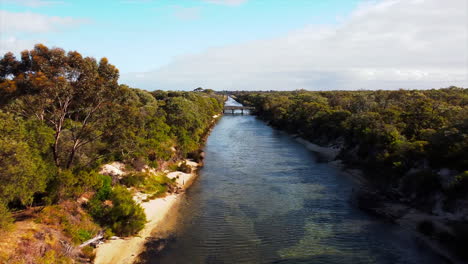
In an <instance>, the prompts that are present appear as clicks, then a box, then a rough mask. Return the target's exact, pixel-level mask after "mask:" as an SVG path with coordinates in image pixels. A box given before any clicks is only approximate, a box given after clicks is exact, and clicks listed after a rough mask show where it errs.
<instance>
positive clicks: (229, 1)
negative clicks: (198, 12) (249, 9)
mask: <svg viewBox="0 0 468 264" xmlns="http://www.w3.org/2000/svg"><path fill="white" fill-rule="evenodd" d="M203 1H204V2H207V3H212V4H219V5H230V6H236V5H241V4H243V3H245V2H247V0H203Z"/></svg>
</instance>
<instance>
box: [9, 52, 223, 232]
mask: <svg viewBox="0 0 468 264" xmlns="http://www.w3.org/2000/svg"><path fill="white" fill-rule="evenodd" d="M118 78H119V71H118V69H117V68H116V67H115V66H113V65H111V64H110V63H109V62H108V60H107V59H105V58H103V59H101V60H99V61H97V60H95V59H94V58H90V57H83V56H82V55H81V54H79V53H78V52H76V51H70V52H65V51H64V50H63V49H60V48H48V47H46V46H44V45H40V44H39V45H36V46H35V47H34V49H32V50H26V51H23V52H22V53H21V57H20V58H19V59H17V58H16V57H15V56H14V54H12V53H7V54H5V55H4V56H3V58H2V59H1V60H0V182H1V184H0V212H1V213H0V227H1V228H6V227H7V226H8V224H9V223H11V221H12V218H11V214H10V213H9V212H10V211H16V210H18V209H23V208H28V207H30V206H36V205H41V206H42V205H58V204H63V202H64V201H74V200H76V198H77V197H80V196H81V195H82V194H84V193H91V194H95V195H94V198H93V199H94V203H93V204H91V207H92V208H88V210H90V212H91V214H92V216H93V217H94V218H95V220H96V221H98V222H99V223H101V224H102V225H104V226H106V227H108V228H110V229H111V230H112V231H113V232H114V233H117V234H119V235H128V234H132V233H135V232H136V231H138V230H139V229H141V228H142V225H143V224H144V222H145V217H144V213H143V210H142V209H141V207H140V206H138V205H137V204H135V202H134V201H133V199H132V196H131V194H130V193H129V191H127V189H126V188H123V187H120V183H119V182H115V181H111V179H110V178H109V177H107V176H103V175H99V174H98V171H99V168H100V166H101V165H102V164H105V163H107V162H111V161H123V162H124V163H125V164H128V165H129V166H134V167H135V168H138V167H141V166H143V165H148V166H150V167H152V168H158V167H159V166H160V165H161V163H162V162H164V161H170V160H173V161H175V160H178V159H182V158H186V157H189V158H198V155H199V148H200V146H201V144H202V143H203V140H204V139H203V138H204V136H205V134H206V133H207V130H208V129H209V127H210V126H211V125H212V121H213V116H214V115H216V114H218V113H220V111H221V110H222V107H223V98H222V97H221V96H218V95H215V94H214V93H212V92H211V91H209V90H208V91H205V90H199V91H198V92H166V91H154V92H147V91H143V90H138V89H133V88H130V87H128V86H126V85H120V84H119V83H118ZM105 201H110V202H111V205H112V206H107V207H106V206H105ZM49 211H54V210H52V209H49ZM55 211H57V210H55ZM58 211H60V210H58ZM58 211H57V212H58ZM99 220H102V221H99ZM67 221H68V220H67ZM72 227H73V225H70V228H72ZM78 231H79V232H81V236H80V234H78V237H81V239H78V240H81V241H82V240H84V239H86V238H89V236H90V235H83V233H84V232H85V231H86V230H84V231H83V230H81V231H80V230H78ZM78 231H77V232H78ZM79 232H78V233H79Z"/></svg>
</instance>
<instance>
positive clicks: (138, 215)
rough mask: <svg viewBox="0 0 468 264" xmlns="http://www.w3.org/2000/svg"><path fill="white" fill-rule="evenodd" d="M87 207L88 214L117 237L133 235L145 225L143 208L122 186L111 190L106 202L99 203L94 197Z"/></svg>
mask: <svg viewBox="0 0 468 264" xmlns="http://www.w3.org/2000/svg"><path fill="white" fill-rule="evenodd" d="M88 206H89V212H90V214H91V215H92V216H93V217H94V218H95V219H96V220H97V221H98V222H99V223H101V224H102V225H104V226H107V227H109V228H110V229H111V230H112V232H114V233H115V234H117V235H119V236H129V235H133V234H135V233H137V232H138V231H140V230H141V229H143V227H144V226H145V223H146V215H145V212H144V210H143V208H142V207H141V206H140V205H139V204H137V203H136V202H135V201H134V200H133V197H132V195H131V193H130V192H129V191H128V190H127V189H126V188H124V187H122V186H116V187H114V188H113V189H112V192H111V193H110V195H109V200H108V201H101V200H99V199H97V197H94V198H93V199H92V200H91V201H90V203H89V205H88Z"/></svg>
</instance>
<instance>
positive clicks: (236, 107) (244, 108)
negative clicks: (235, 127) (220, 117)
mask: <svg viewBox="0 0 468 264" xmlns="http://www.w3.org/2000/svg"><path fill="white" fill-rule="evenodd" d="M236 110H241V113H242V114H244V110H255V107H252V106H234V105H226V106H224V109H223V113H225V112H226V111H231V112H232V113H233V114H234V111H236Z"/></svg>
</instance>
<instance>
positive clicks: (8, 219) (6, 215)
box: [0, 203, 13, 231]
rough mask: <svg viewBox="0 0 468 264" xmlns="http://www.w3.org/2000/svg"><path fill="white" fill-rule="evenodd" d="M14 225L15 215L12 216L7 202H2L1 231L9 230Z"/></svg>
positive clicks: (0, 211)
mask: <svg viewBox="0 0 468 264" xmlns="http://www.w3.org/2000/svg"><path fill="white" fill-rule="evenodd" d="M12 225H13V217H12V216H11V213H10V211H9V210H8V208H7V206H6V205H5V204H3V203H0V231H5V230H9V229H11V227H12Z"/></svg>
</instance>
